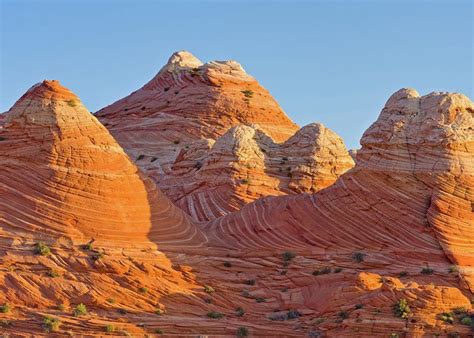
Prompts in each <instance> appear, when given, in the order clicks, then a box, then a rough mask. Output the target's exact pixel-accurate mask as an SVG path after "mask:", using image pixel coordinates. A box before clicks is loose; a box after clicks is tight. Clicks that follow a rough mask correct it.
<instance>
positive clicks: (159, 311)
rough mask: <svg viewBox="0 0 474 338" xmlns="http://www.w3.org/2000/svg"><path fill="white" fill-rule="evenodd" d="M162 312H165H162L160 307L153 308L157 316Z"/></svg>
mask: <svg viewBox="0 0 474 338" xmlns="http://www.w3.org/2000/svg"><path fill="white" fill-rule="evenodd" d="M163 313H165V312H164V311H163V310H162V309H160V308H157V309H156V310H155V314H157V315H158V316H161V315H162V314H163Z"/></svg>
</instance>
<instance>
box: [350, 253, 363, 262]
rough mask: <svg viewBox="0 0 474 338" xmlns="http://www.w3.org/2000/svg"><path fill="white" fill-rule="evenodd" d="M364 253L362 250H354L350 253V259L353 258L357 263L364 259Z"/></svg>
mask: <svg viewBox="0 0 474 338" xmlns="http://www.w3.org/2000/svg"><path fill="white" fill-rule="evenodd" d="M365 256H366V254H365V253H363V252H354V253H352V259H353V260H355V261H356V262H357V263H360V262H363V261H364V259H365Z"/></svg>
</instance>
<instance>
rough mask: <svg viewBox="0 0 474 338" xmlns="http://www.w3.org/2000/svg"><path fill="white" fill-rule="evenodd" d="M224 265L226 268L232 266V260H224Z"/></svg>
mask: <svg viewBox="0 0 474 338" xmlns="http://www.w3.org/2000/svg"><path fill="white" fill-rule="evenodd" d="M224 266H225V267H226V268H230V267H232V263H231V262H224Z"/></svg>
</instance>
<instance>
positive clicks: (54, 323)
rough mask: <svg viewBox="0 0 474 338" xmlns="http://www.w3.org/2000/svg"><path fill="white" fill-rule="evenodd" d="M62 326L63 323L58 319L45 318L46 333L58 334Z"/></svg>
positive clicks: (44, 327)
mask: <svg viewBox="0 0 474 338" xmlns="http://www.w3.org/2000/svg"><path fill="white" fill-rule="evenodd" d="M60 326H61V321H60V320H59V319H58V318H53V317H49V316H46V317H44V318H43V329H44V330H45V331H46V332H56V331H58V330H59V327H60Z"/></svg>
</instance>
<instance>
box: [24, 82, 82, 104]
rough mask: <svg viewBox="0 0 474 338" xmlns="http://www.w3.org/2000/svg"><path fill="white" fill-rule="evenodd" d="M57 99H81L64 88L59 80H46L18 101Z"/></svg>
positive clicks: (29, 90) (33, 87)
mask: <svg viewBox="0 0 474 338" xmlns="http://www.w3.org/2000/svg"><path fill="white" fill-rule="evenodd" d="M26 98H29V99H40V100H41V99H55V100H69V99H72V100H77V101H78V100H79V98H78V97H77V96H76V95H75V94H74V93H73V92H71V91H70V90H69V89H67V88H66V87H63V86H62V85H61V83H59V81H58V80H44V81H43V82H38V83H37V84H35V85H33V86H32V87H31V88H30V89H28V90H27V91H26V93H25V94H24V95H23V96H22V97H21V98H20V99H19V100H18V101H21V100H23V99H26Z"/></svg>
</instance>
